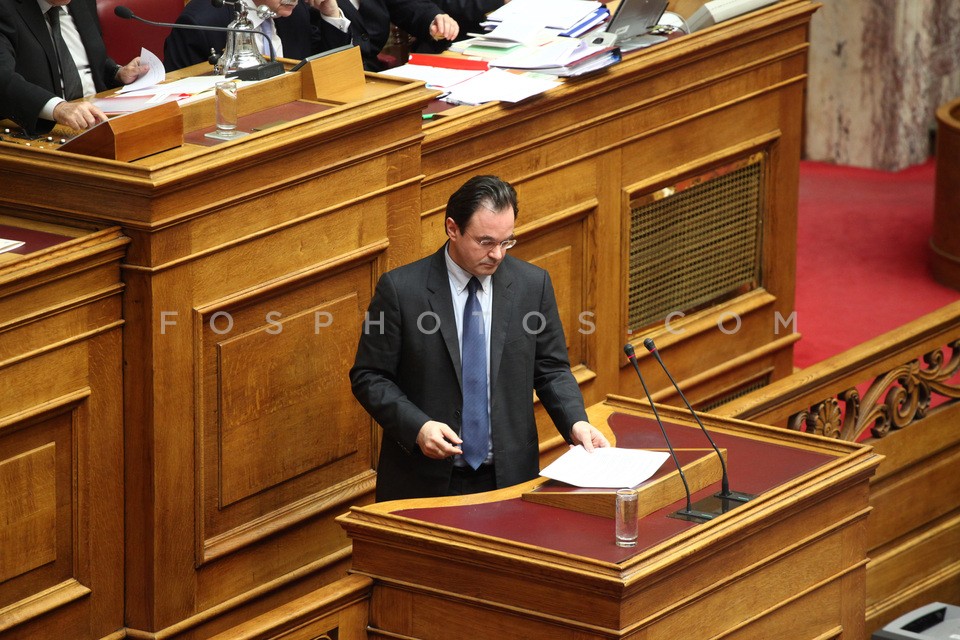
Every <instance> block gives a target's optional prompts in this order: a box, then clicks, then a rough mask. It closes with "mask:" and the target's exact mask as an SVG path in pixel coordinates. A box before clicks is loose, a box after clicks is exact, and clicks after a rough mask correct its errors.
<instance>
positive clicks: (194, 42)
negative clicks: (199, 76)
mask: <svg viewBox="0 0 960 640" xmlns="http://www.w3.org/2000/svg"><path fill="white" fill-rule="evenodd" d="M212 9H213V7H211V10H212ZM191 10H193V3H191V4H190V5H188V8H187V10H185V11H184V13H181V14H180V16H179V17H178V18H177V24H187V25H198V24H203V25H208V26H218V27H223V26H226V25H227V24H228V22H223V21H222V20H221V19H219V18H215V17H214V14H212V13H211V14H210V15H203V16H201V17H197V16H195V15H194V14H193V13H192V11H191ZM228 21H229V19H228ZM221 22H223V23H222V24H221ZM226 43H227V37H226V36H225V35H224V34H223V33H222V32H219V33H218V32H215V31H200V30H197V29H171V30H170V35H168V36H167V39H166V40H164V42H163V67H164V69H165V70H166V71H176V70H177V69H182V68H184V67H189V66H191V65H194V64H198V63H200V62H206V61H207V60H208V59H209V58H210V50H211V49H213V51H214V53H216V54H217V55H220V54H221V53H223V48H224V46H225V45H226Z"/></svg>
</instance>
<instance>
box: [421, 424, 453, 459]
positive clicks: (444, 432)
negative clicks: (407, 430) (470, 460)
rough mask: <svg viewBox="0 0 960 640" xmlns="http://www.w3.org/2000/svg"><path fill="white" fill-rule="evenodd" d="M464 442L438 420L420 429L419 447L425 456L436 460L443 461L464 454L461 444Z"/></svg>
mask: <svg viewBox="0 0 960 640" xmlns="http://www.w3.org/2000/svg"><path fill="white" fill-rule="evenodd" d="M461 442H463V440H461V439H460V438H458V437H457V433H456V432H455V431H454V430H453V429H451V428H450V427H448V426H447V425H445V424H443V423H442V422H437V421H436V420H430V421H428V422H425V423H424V424H423V426H422V427H420V433H418V434H417V446H418V447H420V451H422V452H423V455H425V456H427V457H428V458H433V459H434V460H443V459H444V458H449V457H450V456H453V455H457V454H462V453H463V451H462V450H461V449H460V446H459V445H460V443H461Z"/></svg>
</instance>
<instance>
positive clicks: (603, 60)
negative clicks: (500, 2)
mask: <svg viewBox="0 0 960 640" xmlns="http://www.w3.org/2000/svg"><path fill="white" fill-rule="evenodd" d="M619 61H620V50H619V49H618V48H616V47H603V46H598V45H588V44H587V43H586V42H584V41H583V40H578V39H577V38H557V39H555V40H552V41H551V42H548V43H547V44H545V45H542V46H539V47H535V48H530V47H525V48H523V49H519V50H517V51H512V52H510V53H509V54H507V55H504V56H501V57H499V58H496V59H495V60H492V61H491V62H490V66H491V67H501V68H505V69H524V70H529V71H533V70H536V71H538V72H540V73H549V74H552V75H556V76H562V77H570V76H577V75H582V74H584V73H589V72H591V71H596V70H598V69H603V68H604V67H609V66H610V65H612V64H616V63H617V62H619Z"/></svg>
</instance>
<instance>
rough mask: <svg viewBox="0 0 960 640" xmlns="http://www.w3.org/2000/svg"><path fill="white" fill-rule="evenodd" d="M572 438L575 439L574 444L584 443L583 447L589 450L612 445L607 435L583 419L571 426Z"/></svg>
mask: <svg viewBox="0 0 960 640" xmlns="http://www.w3.org/2000/svg"><path fill="white" fill-rule="evenodd" d="M570 439H571V440H573V444H580V445H583V448H584V449H586V450H587V451H593V450H594V449H597V448H603V447H609V446H610V442H609V441H608V440H607V437H606V436H605V435H603V434H602V433H600V430H599V429H597V428H596V427H595V426H593V425H592V424H590V423H589V422H584V421H583V420H581V421H579V422H577V423H575V424H574V425H573V427H571V429H570Z"/></svg>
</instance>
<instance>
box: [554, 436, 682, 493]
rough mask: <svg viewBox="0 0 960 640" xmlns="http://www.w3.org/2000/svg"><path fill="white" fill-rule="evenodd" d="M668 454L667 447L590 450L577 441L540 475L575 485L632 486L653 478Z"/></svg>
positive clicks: (599, 486)
mask: <svg viewBox="0 0 960 640" xmlns="http://www.w3.org/2000/svg"><path fill="white" fill-rule="evenodd" d="M669 457H670V454H669V453H667V452H666V451H647V450H645V449H621V448H618V447H605V448H603V449H594V450H593V451H592V452H587V450H586V449H584V448H583V447H582V446H581V445H577V446H576V447H571V448H570V449H569V450H568V451H567V452H566V453H564V454H563V455H562V456H560V457H559V458H557V459H556V460H554V461H553V462H552V463H551V464H549V465H547V466H546V467H545V468H544V469H543V471H541V472H540V475H541V476H543V477H545V478H550V479H552V480H558V481H560V482H565V483H567V484H572V485H573V486H575V487H583V488H589V489H623V488H631V487H635V486H637V485H638V484H640V483H641V482H644V481H645V480H648V479H650V477H651V476H653V474H654V473H656V472H657V469H659V468H660V467H661V466H662V465H663V463H664V462H666V460H667V458H669Z"/></svg>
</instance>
